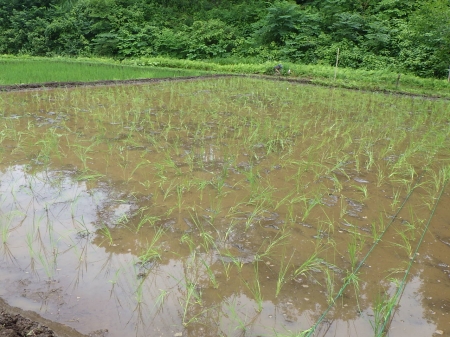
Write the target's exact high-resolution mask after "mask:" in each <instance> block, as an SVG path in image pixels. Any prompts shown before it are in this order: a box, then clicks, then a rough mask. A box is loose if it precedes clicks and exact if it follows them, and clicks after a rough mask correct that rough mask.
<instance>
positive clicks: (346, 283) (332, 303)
mask: <svg viewBox="0 0 450 337" xmlns="http://www.w3.org/2000/svg"><path fill="white" fill-rule="evenodd" d="M422 178H423V174H422V175H421V176H420V177H419V179H417V181H416V183H415V184H414V187H413V188H412V189H411V191H410V192H409V193H408V195H407V196H406V198H405V200H403V203H402V204H401V205H400V207H399V209H398V210H397V212H396V213H395V214H394V216H393V217H392V219H391V221H390V222H389V224H388V225H387V226H386V228H385V229H384V231H383V232H382V233H381V234H380V235H379V236H378V238H377V239H376V240H375V242H374V243H373V244H372V246H371V247H370V249H369V251H368V252H367V254H366V255H365V256H364V258H363V259H362V260H361V261H360V263H359V264H358V266H357V267H356V268H355V270H354V271H353V272H352V274H353V275H356V274H357V272H358V270H359V269H360V268H361V267H362V265H363V264H364V262H366V260H367V258H368V257H369V255H370V254H371V253H372V251H373V250H374V249H375V247H376V246H377V245H378V243H379V242H380V241H381V238H382V237H383V236H384V234H385V233H386V232H387V230H388V229H389V227H390V226H391V225H392V223H393V222H394V220H395V219H396V218H397V215H398V214H399V213H400V212H401V210H402V209H403V207H404V206H405V204H406V202H407V201H408V200H409V198H410V197H411V195H412V193H413V191H414V190H415V189H416V187H417V186H418V184H419V183H420V180H421V179H422ZM350 283H351V278H350V277H347V278H346V281H345V282H344V284H343V285H342V287H341V289H339V291H338V293H337V294H336V296H335V297H334V299H333V301H330V304H329V305H328V308H327V309H325V311H324V312H323V313H322V315H321V316H320V317H319V319H318V320H317V322H316V323H315V324H314V325H313V326H312V327H311V328H310V330H308V333H307V334H306V335H305V337H310V336H311V335H312V334H313V333H314V332H315V330H316V329H317V327H318V326H319V324H320V323H321V322H322V321H323V319H324V318H325V316H326V315H327V314H328V312H329V311H330V310H331V308H332V307H333V305H334V303H336V301H337V300H338V298H339V297H340V296H341V295H342V293H343V292H344V290H345V288H347V286H348V285H349V284H350Z"/></svg>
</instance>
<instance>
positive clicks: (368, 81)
mask: <svg viewBox="0 0 450 337" xmlns="http://www.w3.org/2000/svg"><path fill="white" fill-rule="evenodd" d="M124 62H126V63H127V64H134V65H141V66H146V65H152V66H158V67H171V68H183V69H198V70H205V71H213V72H222V73H244V74H261V75H274V70H273V67H274V66H275V65H276V64H277V62H273V61H271V62H266V63H262V64H244V63H235V64H219V63H214V62H199V61H188V60H175V59H167V58H141V59H138V60H126V61H124ZM289 69H290V70H291V73H290V75H289V76H290V77H291V78H302V79H305V80H309V81H310V82H311V83H314V84H319V85H326V86H336V87H341V88H352V89H362V90H374V91H387V92H400V93H407V94H414V95H426V96H434V97H446V98H450V83H449V82H448V81H447V80H446V79H445V80H444V79H435V78H420V77H417V76H414V75H409V74H404V73H394V72H388V71H380V70H373V71H369V70H355V69H349V68H337V69H336V68H335V67H330V66H325V65H305V64H297V63H283V76H288V75H287V71H288V70H289Z"/></svg>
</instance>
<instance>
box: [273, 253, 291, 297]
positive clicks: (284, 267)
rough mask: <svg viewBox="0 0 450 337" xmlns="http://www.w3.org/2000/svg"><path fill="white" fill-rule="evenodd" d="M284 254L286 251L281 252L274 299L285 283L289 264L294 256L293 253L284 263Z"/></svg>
mask: <svg viewBox="0 0 450 337" xmlns="http://www.w3.org/2000/svg"><path fill="white" fill-rule="evenodd" d="M285 252H286V250H284V251H283V254H282V257H281V265H280V270H279V271H278V278H277V287H276V290H275V297H277V296H278V294H279V293H280V291H281V288H282V287H283V285H284V283H285V282H286V274H287V272H288V270H289V267H290V263H291V260H292V257H293V256H294V253H295V251H294V253H292V255H291V257H290V258H289V260H288V261H287V262H285V261H284V260H285V259H284V258H283V257H284V256H285Z"/></svg>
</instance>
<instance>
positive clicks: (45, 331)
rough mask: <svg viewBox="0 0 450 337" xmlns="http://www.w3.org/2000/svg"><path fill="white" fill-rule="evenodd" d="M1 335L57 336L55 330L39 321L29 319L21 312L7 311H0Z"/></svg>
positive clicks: (17, 336)
mask: <svg viewBox="0 0 450 337" xmlns="http://www.w3.org/2000/svg"><path fill="white" fill-rule="evenodd" d="M0 336H1V337H22V336H39V337H54V336H55V337H56V335H55V334H54V332H53V331H52V330H50V329H49V328H47V327H46V326H44V325H41V324H40V323H38V322H34V321H31V320H29V319H28V318H25V317H23V316H22V315H20V314H16V315H10V314H8V313H7V312H5V311H2V312H1V313H0Z"/></svg>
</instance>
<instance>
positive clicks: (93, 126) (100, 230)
mask: <svg viewBox="0 0 450 337" xmlns="http://www.w3.org/2000/svg"><path fill="white" fill-rule="evenodd" d="M0 123H1V127H0V143H1V147H0V234H1V240H2V242H1V243H0V267H1V269H0V270H1V271H0V289H1V290H0V296H2V297H3V298H4V299H5V300H6V301H7V302H8V303H9V304H11V305H14V306H18V307H21V308H23V309H28V310H34V311H36V312H38V313H40V314H41V315H42V316H44V317H46V318H49V319H52V320H55V321H58V322H61V323H63V324H66V325H68V326H71V327H73V328H75V329H77V330H78V331H80V332H82V333H85V334H88V333H96V334H97V335H98V334H99V333H102V331H103V333H106V331H105V330H106V329H107V330H108V334H107V336H113V337H115V336H139V337H140V336H149V335H151V336H244V335H245V336H255V337H256V336H371V335H372V336H382V335H385V334H387V333H389V336H395V337H402V336H408V337H410V336H411V335H421V336H431V335H433V333H437V334H440V333H442V334H444V333H446V334H448V333H450V315H449V312H450V294H449V293H448V291H447V289H448V287H450V254H449V252H450V226H449V219H450V208H449V207H448V205H450V195H449V193H450V187H448V184H447V183H448V180H449V178H450V151H449V148H450V104H449V102H448V101H445V100H427V99H422V98H414V97H402V96H395V95H390V96H389V95H384V94H380V93H364V92H357V91H347V90H341V89H330V88H322V87H315V86H307V85H299V84H292V83H285V82H279V81H274V82H272V81H265V80H261V79H250V78H216V79H207V80H198V81H190V82H176V81H174V82H163V83H154V84H141V85H128V86H111V87H89V88H88V87H80V88H74V89H52V90H39V91H27V92H8V93H2V94H0Z"/></svg>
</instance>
